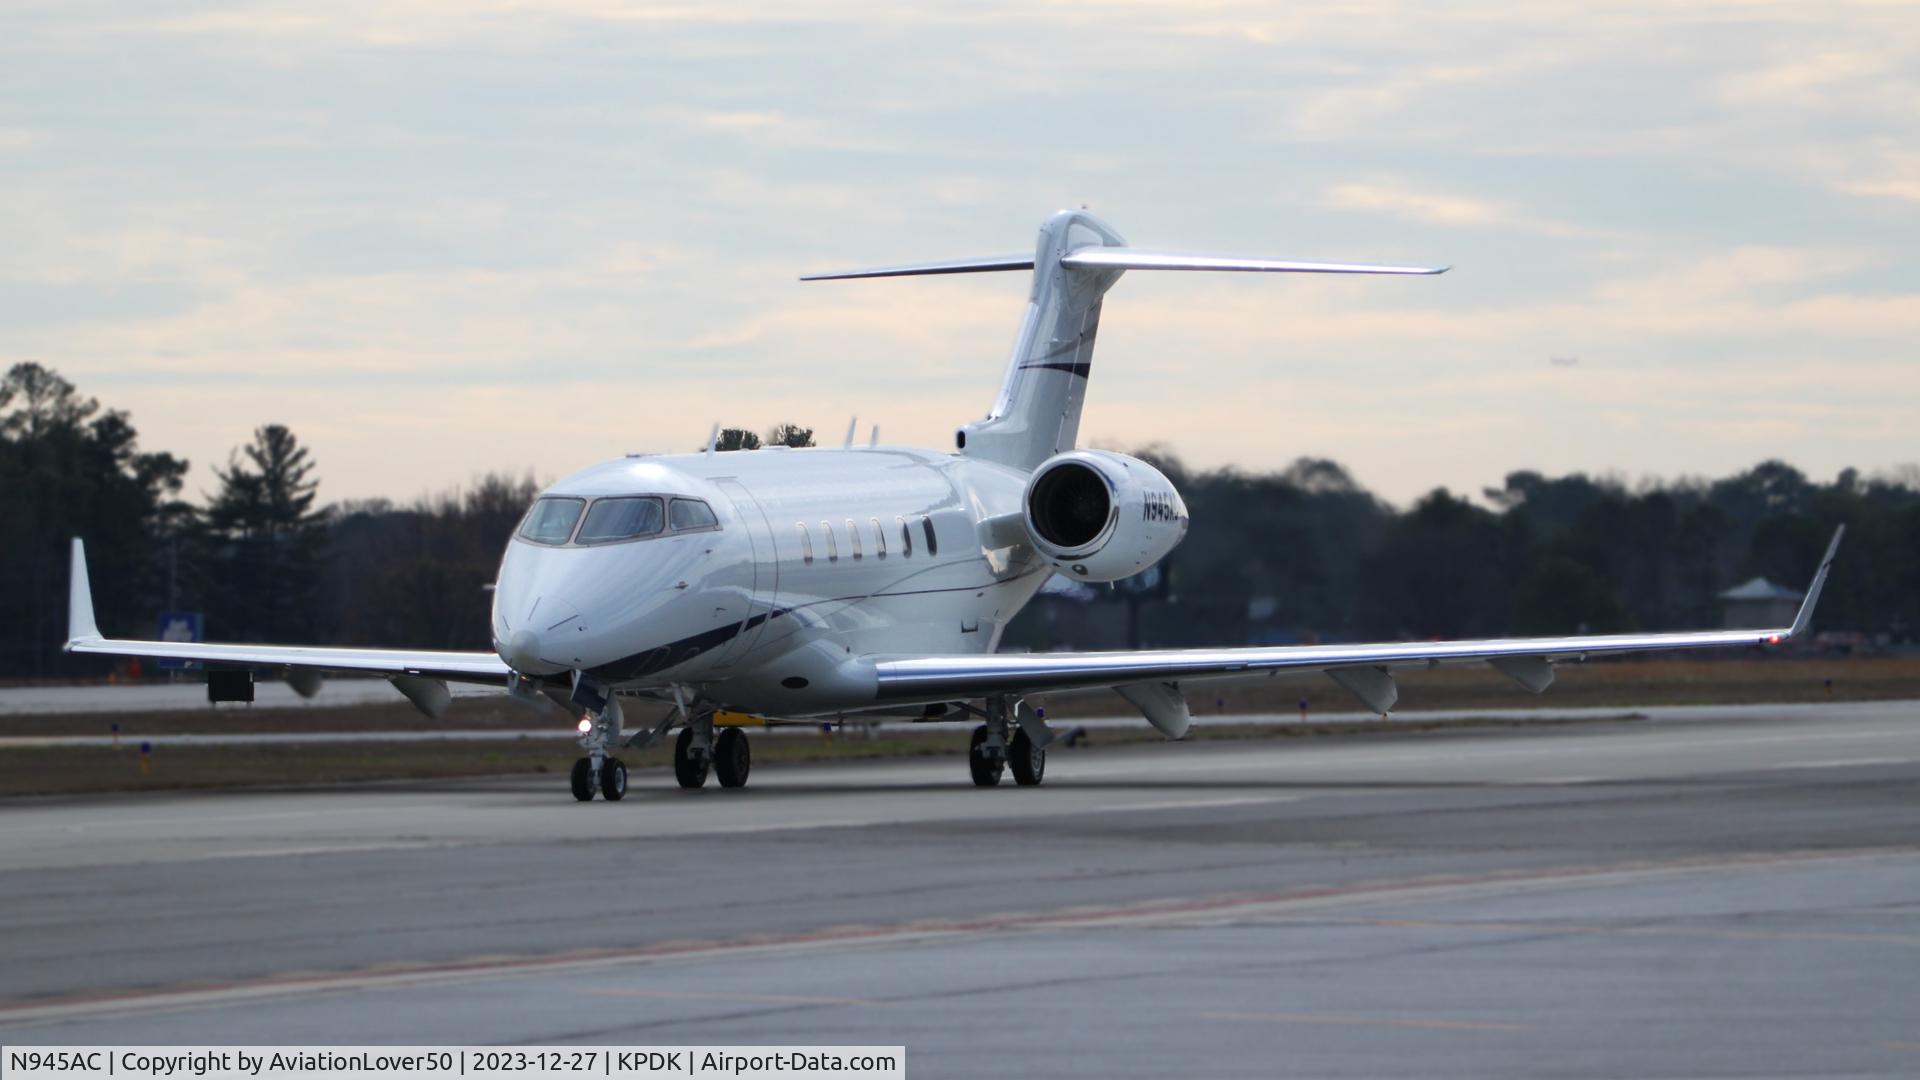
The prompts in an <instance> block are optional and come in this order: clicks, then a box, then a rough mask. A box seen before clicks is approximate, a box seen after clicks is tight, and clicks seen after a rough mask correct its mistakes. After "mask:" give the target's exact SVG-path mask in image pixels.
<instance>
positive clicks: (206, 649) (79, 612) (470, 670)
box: [66, 538, 510, 685]
mask: <svg viewBox="0 0 1920 1080" xmlns="http://www.w3.org/2000/svg"><path fill="white" fill-rule="evenodd" d="M66 648H67V651H68V652H72V653H93V654H99V655H104V656H138V657H143V658H151V659H160V660H192V661H198V662H200V663H203V664H231V665H234V666H236V667H285V668H307V669H312V670H315V671H351V672H361V673H365V674H377V675H387V676H402V677H404V676H416V677H425V678H437V679H450V680H453V681H455V682H479V683H491V684H495V685H505V683H506V682H507V676H508V675H509V674H510V671H509V669H508V667H507V665H506V662H505V661H503V660H501V659H500V658H499V657H498V656H496V655H494V654H493V653H490V652H435V651H426V650H416V649H354V648H332V647H321V646H311V645H223V644H217V643H208V642H196V641H131V640H120V639H115V638H107V637H102V636H101V635H100V627H99V626H98V625H97V624H96V623H95V621H94V617H93V589H92V587H91V586H90V585H89V584H88V581H87V553H86V548H85V546H84V545H82V543H81V542H80V540H79V539H78V538H75V540H74V541H73V577H72V580H71V583H70V584H69V586H68V591H67V646H66Z"/></svg>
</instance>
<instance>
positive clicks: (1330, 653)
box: [875, 526, 1846, 707]
mask: <svg viewBox="0 0 1920 1080" xmlns="http://www.w3.org/2000/svg"><path fill="white" fill-rule="evenodd" d="M1845 531H1846V530H1845V527H1844V526H1842V527H1841V528H1839V529H1836V530H1835V531H1834V534H1833V540H1832V542H1831V543H1829V544H1828V545H1827V553H1826V555H1825V556H1824V557H1823V558H1822V559H1821V562H1820V566H1819V569H1818V570H1816V571H1815V572H1814V575H1813V581H1812V583H1811V584H1809V585H1808V586H1807V592H1806V595H1805V598H1804V599H1803V600H1802V601H1801V604H1800V611H1799V614H1798V615H1797V616H1796V617H1795V619H1794V622H1793V625H1792V626H1789V627H1781V628H1777V629H1771V628H1770V629H1759V630H1693V631H1681V632H1678V633H1658V634H1605V635H1591V636H1580V637H1546V638H1494V639H1489V640H1482V641H1410V642H1393V643H1387V644H1372V645H1300V646H1280V647H1274V648H1228V649H1146V650H1140V651H1136V652H1091V653H1030V654H1024V655H998V654H989V655H985V656H928V657H912V658H902V659H894V660H882V661H879V662H878V663H877V664H876V665H875V672H876V675H877V678H878V692H879V697H880V699H881V700H882V701H907V700H919V701H927V700H941V699H948V700H951V699H957V698H968V697H981V696H985V695H988V694H1021V693H1042V692H1045V691H1049V690H1071V689H1085V688H1092V687H1114V686H1121V685H1125V684H1129V683H1141V682H1162V683H1179V682H1182V681H1185V680H1191V679H1225V678H1235V677H1244V676H1249V675H1259V674H1270V673H1277V672H1282V671H1302V672H1304V671H1316V670H1317V671H1325V672H1327V673H1328V674H1329V675H1333V676H1334V678H1335V681H1337V682H1340V683H1341V685H1343V686H1347V687H1348V689H1349V690H1353V692H1354V693H1355V694H1356V695H1357V696H1359V697H1360V698H1361V700H1362V701H1364V702H1366V703H1367V704H1368V706H1369V707H1373V706H1375V705H1377V704H1380V703H1382V702H1384V703H1386V704H1387V705H1388V706H1391V705H1392V703H1393V701H1392V697H1391V696H1390V695H1389V694H1388V692H1387V689H1386V684H1385V683H1383V682H1382V679H1384V678H1385V676H1386V673H1387V672H1388V671H1389V670H1391V669H1393V668H1406V667H1433V666H1439V665H1442V664H1448V665H1455V664H1467V663H1486V664H1490V665H1492V666H1494V667H1495V668H1496V669H1498V670H1500V671H1501V672H1503V673H1504V674H1506V675H1507V676H1508V677H1509V678H1512V679H1514V680H1515V681H1516V682H1519V683H1520V684H1521V685H1522V686H1525V687H1527V688H1528V689H1530V690H1535V689H1536V687H1537V688H1538V690H1544V689H1545V688H1546V684H1547V683H1548V682H1550V681H1551V670H1550V667H1548V665H1551V664H1552V663H1553V662H1554V661H1558V660H1583V659H1586V658H1587V657H1591V656H1609V655H1617V654H1620V653H1632V652H1660V651H1666V650H1675V649H1724V648H1739V647H1750V646H1764V645H1778V644H1780V643H1781V642H1784V641H1787V640H1789V639H1791V638H1794V637H1797V636H1799V635H1801V634H1804V633H1806V631H1807V629H1808V628H1809V627H1810V626H1811V625H1812V620H1813V610H1814V607H1815V605H1816V604H1817V603H1818V602H1819V599H1820V591H1821V589H1822V588H1823V587H1824V586H1825V585H1826V581H1827V574H1828V572H1829V571H1830V570H1832V568H1833V560H1834V556H1835V554H1836V553H1837V552H1838V551H1839V547H1840V538H1841V536H1842V535H1844V534H1845ZM1369 668H1371V669H1377V670H1375V671H1373V672H1368V673H1366V674H1361V675H1358V676H1357V677H1356V676H1355V675H1352V674H1345V673H1348V672H1353V671H1354V670H1355V669H1362V670H1364V669H1369ZM1543 668H1544V669H1545V670H1544V671H1543ZM1336 672H1338V673H1342V674H1335V673H1336ZM1356 686H1357V687H1358V689H1355V687H1356ZM1536 692H1537V690H1536Z"/></svg>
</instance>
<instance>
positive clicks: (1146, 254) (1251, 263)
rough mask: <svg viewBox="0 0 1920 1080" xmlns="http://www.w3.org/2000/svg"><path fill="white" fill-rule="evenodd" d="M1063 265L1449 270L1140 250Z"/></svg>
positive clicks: (1074, 257)
mask: <svg viewBox="0 0 1920 1080" xmlns="http://www.w3.org/2000/svg"><path fill="white" fill-rule="evenodd" d="M1060 265H1062V266H1071V267H1073V268H1075V269H1079V270H1238V271H1243V272H1253V273H1268V274H1444V273H1446V272H1447V270H1448V269H1449V268H1448V267H1445V266H1375V265H1373V264H1370V263H1326V262H1301V261H1300V260H1298V259H1243V258H1239V257H1238V256H1233V255H1193V254H1187V253H1183V252H1178V251H1145V250H1142V249H1140V248H1127V247H1096V248H1081V249H1080V250H1079V251H1075V252H1070V253H1068V254H1066V255H1063V256H1061V257H1060Z"/></svg>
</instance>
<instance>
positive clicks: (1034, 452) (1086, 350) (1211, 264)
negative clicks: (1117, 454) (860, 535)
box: [800, 210, 1447, 469]
mask: <svg viewBox="0 0 1920 1080" xmlns="http://www.w3.org/2000/svg"><path fill="white" fill-rule="evenodd" d="M1028 269H1031V270H1032V271H1033V289H1032V291H1031V292H1029V293H1028V294H1027V316H1026V318H1025V319H1022V320H1021V322H1020V336H1019V337H1018V338H1016V339H1014V343H1013V355H1012V356H1011V357H1009V358H1008V359H1007V373H1006V376H1005V377H1004V378H1003V379H1002V380H1001V382H1000V396H999V398H998V399H996V400H995V401H994V403H993V410H992V411H991V412H989V413H987V415H986V418H985V419H984V420H978V421H975V422H974V423H971V424H968V425H967V426H965V427H963V428H961V429H960V431H959V433H958V436H957V439H956V441H957V442H958V443H959V449H960V452H961V453H962V454H965V455H967V456H968V457H974V458H980V459H982V460H985V461H994V462H999V463H1000V464H1003V465H1011V466H1013V467H1014V468H1018V469H1032V468H1035V467H1036V466H1038V465H1039V464H1040V463H1041V462H1043V461H1045V460H1047V459H1048V458H1050V457H1052V456H1053V455H1055V454H1057V453H1059V452H1061V451H1063V450H1071V449H1073V444H1074V439H1075V438H1076V437H1077V436H1078V435H1079V434H1080V407H1081V405H1082V404H1083V403H1084V402H1085V401H1086V397H1087V376H1088V374H1089V373H1090V372H1091V371H1092V369H1093V339H1094V337H1095V336H1096V334H1097V333H1098V332H1099V330H1100V298H1101V297H1103V296H1105V295H1106V292H1107V290H1108V289H1111V288H1112V287H1113V283H1114V282H1116V281H1119V280H1120V275H1121V274H1123V273H1125V272H1127V271H1128V270H1225V271H1233V272H1242V273H1263V274H1420V275H1428V274H1439V273H1444V272H1445V271H1446V269H1447V268H1446V267H1444V266H1390V265H1381V264H1375V263H1346V262H1305V261H1302V260H1299V259H1271V258H1252V257H1247V256H1240V255H1203V254H1194V253H1191V252H1181V251H1160V250H1149V249H1144V248H1132V247H1128V246H1127V242H1126V241H1125V240H1122V239H1120V234H1119V233H1116V232H1114V231H1113V229H1112V228H1110V227H1109V226H1108V225H1107V223H1106V222H1104V221H1101V220H1100V219H1099V218H1097V217H1094V216H1093V215H1092V214H1089V213H1087V212H1086V211H1085V210H1062V211H1060V212H1059V213H1057V214H1055V215H1053V216H1052V217H1050V218H1048V219H1047V221H1046V224H1044V225H1042V226H1040V242H1039V244H1038V245H1037V246H1036V247H1035V248H1034V252H1033V257H1032V258H1028V257H1027V256H1026V255H1025V254H1016V255H985V256H977V257H974V258H967V259H941V260H938V261H935V262H920V263H906V264H903V265H899V266H877V267H870V268H868V269H864V270H830V271H825V272H821V273H812V274H803V275H801V277H800V280H802V281H843V280H847V279H851V278H893V277H919V276H922V275H926V274H979V273H988V272H992V271H999V270H1028ZM847 440H848V445H849V446H851V445H852V440H853V434H852V429H849V430H848V434H847Z"/></svg>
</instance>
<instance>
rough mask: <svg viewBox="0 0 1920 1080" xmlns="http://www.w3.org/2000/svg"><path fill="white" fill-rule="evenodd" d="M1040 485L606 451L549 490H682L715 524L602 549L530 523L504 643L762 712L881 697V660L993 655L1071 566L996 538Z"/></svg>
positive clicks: (606, 494)
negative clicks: (990, 542)
mask: <svg viewBox="0 0 1920 1080" xmlns="http://www.w3.org/2000/svg"><path fill="white" fill-rule="evenodd" d="M1026 481H1027V474H1026V473H1025V472H1023V471H1021V470H1018V469H1014V468H1010V467H1007V466H1004V465H998V464H994V463H992V462H985V461H979V460H971V459H967V458H963V457H959V456H955V455H949V454H939V453H934V452H932V451H927V450H917V449H906V448H899V447H874V448H863V449H848V450H828V449H812V448H809V449H798V450H790V449H786V448H784V447H779V448H769V449H761V450H756V451H735V452H725V453H713V454H687V455H661V456H632V457H627V458H622V459H619V460H615V461H609V462H605V463H602V464H600V465H596V466H594V467H592V468H589V469H586V470H584V471H582V472H579V473H576V474H574V475H573V476H570V477H567V478H566V479H564V480H562V481H560V482H559V483H556V484H554V485H553V486H552V487H551V488H549V489H548V490H547V491H545V492H543V493H542V496H541V497H542V498H543V499H560V500H566V499H578V500H581V502H580V504H579V509H580V512H581V515H580V516H581V518H583V519H584V518H585V516H586V514H587V513H589V512H590V510H591V508H592V507H593V506H594V505H595V501H596V500H601V499H617V498H631V497H634V496H655V497H658V498H660V499H661V500H662V502H661V504H660V505H661V507H662V508H663V510H664V508H666V507H670V506H671V500H673V499H675V498H679V499H682V500H686V501H689V502H693V501H697V502H700V503H703V504H704V505H705V506H707V507H710V508H711V511H712V515H713V524H712V525H704V524H698V525H694V526H692V527H687V528H679V529H676V528H674V527H672V526H671V525H670V524H668V523H666V522H664V521H662V522H661V523H660V527H659V528H658V529H657V531H649V532H646V533H645V534H644V535H639V536H634V537H632V538H630V539H619V540H612V541H605V542H586V543H582V542H579V539H578V538H577V537H575V538H570V539H568V540H567V541H566V542H564V543H558V544H556V543H552V542H546V543H542V542H538V541H536V540H533V539H528V538H526V537H525V536H523V535H518V534H517V535H516V536H515V537H514V538H513V539H512V540H510V541H509V542H508V544H507V549H506V553H505V555H504V556H503V558H502V560H501V564H500V573H499V577H498V581H497V584H496V588H495V593H494V603H493V619H492V625H493V640H494V647H495V650H496V651H497V652H499V654H500V656H501V657H502V659H504V660H505V661H506V662H507V663H508V664H509V665H511V666H512V667H513V668H514V669H515V670H518V671H521V672H523V673H525V674H530V675H544V676H554V675H561V674H564V673H566V672H569V671H571V670H578V671H581V672H583V673H585V674H586V675H587V676H590V677H592V678H594V679H596V680H599V681H601V682H602V683H604V684H606V685H608V686H610V687H616V688H618V687H633V686H649V687H660V686H667V685H679V686H683V687H687V688H689V689H691V690H693V691H694V692H696V693H697V694H698V695H699V696H700V697H702V698H704V699H706V700H708V701H711V702H714V703H715V704H718V705H721V706H724V707H728V708H734V709H740V710H744V711H750V712H761V713H768V714H773V715H811V714H820V713H831V712H836V711H839V710H842V709H849V708H858V707H861V706H863V705H864V706H871V705H872V704H873V700H874V683H873V675H872V662H873V661H874V660H875V659H878V658H882V657H885V656H888V655H912V654H929V653H931V654H955V653H988V652H992V651H993V650H994V649H995V648H996V647H997V646H998V644H999V640H1000V636H1001V633H1002V632H1003V631H1004V629H1005V627H1006V624H1007V622H1008V621H1009V620H1010V619H1012V618H1013V616H1014V615H1016V614H1018V613H1019V611H1020V609H1021V608H1022V607H1024V606H1025V605H1026V603H1027V602H1028V601H1029V600H1031V599H1032V597H1033V595H1034V593H1035V592H1037V591H1038V590H1039V588H1040V586H1041V584H1042V583H1043V582H1045V580H1046V578H1047V576H1048V575H1049V574H1050V573H1051V570H1052V568H1051V566H1050V565H1049V564H1048V563H1047V562H1046V561H1044V560H1043V559H1040V558H1038V557H1037V556H1036V554H1035V553H1034V552H1033V551H1032V550H1031V549H1030V548H1028V547H1026V546H1024V545H1014V546H1012V547H1007V548H1001V549H998V550H995V549H991V548H988V547H986V546H985V544H986V543H987V541H986V540H985V539H984V538H983V536H982V531H981V523H982V522H984V521H987V520H988V519H990V518H993V517H995V516H997V515H1003V514H1008V513H1012V512H1015V511H1018V510H1019V509H1020V505H1021V494H1022V490H1023V488H1024V485H1025V484H1026ZM565 509H567V510H568V511H569V512H571V509H572V507H571V506H570V505H569V506H567V507H565ZM646 509H647V510H648V513H653V512H654V511H653V510H652V508H651V507H648V508H646ZM681 509H685V510H686V511H687V514H686V516H687V517H688V518H689V519H690V520H694V521H697V520H698V511H697V508H695V507H691V506H689V507H683V508H681ZM578 533H579V535H580V536H584V535H585V534H586V529H585V527H584V526H582V527H581V528H579V529H578Z"/></svg>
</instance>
